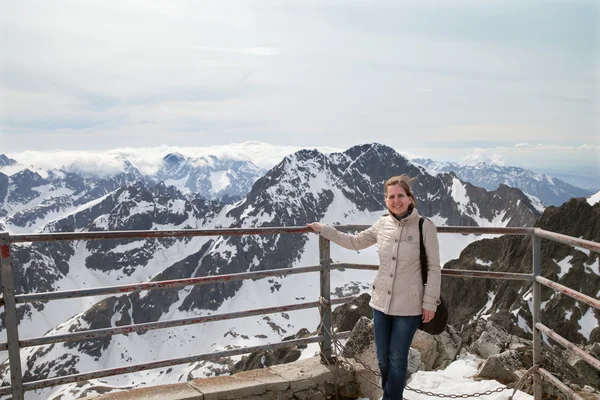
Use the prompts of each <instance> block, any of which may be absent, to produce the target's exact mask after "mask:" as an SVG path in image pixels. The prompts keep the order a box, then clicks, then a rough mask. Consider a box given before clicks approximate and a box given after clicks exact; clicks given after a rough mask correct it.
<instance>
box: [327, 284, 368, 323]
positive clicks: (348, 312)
mask: <svg viewBox="0 0 600 400" xmlns="http://www.w3.org/2000/svg"><path fill="white" fill-rule="evenodd" d="M370 301H371V296H370V295H369V294H368V293H363V294H361V295H360V296H358V297H357V298H355V299H352V301H350V302H348V303H345V304H343V305H341V306H340V307H338V308H336V309H335V310H333V316H332V318H333V326H334V328H337V331H338V332H347V331H351V330H352V329H353V328H354V325H355V324H356V322H357V321H358V320H359V319H360V317H366V318H369V319H372V318H373V309H372V308H371V306H369V302H370Z"/></svg>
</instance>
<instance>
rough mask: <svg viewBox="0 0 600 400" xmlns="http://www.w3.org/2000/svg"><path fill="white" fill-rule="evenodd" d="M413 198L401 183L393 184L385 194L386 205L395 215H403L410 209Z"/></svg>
mask: <svg viewBox="0 0 600 400" xmlns="http://www.w3.org/2000/svg"><path fill="white" fill-rule="evenodd" d="M410 203H412V200H411V198H410V197H408V195H407V194H406V191H405V190H404V188H403V187H402V186H400V185H391V186H388V188H387V195H386V196H385V205H386V206H387V208H388V209H389V210H390V211H391V212H392V213H394V214H395V215H402V214H404V213H405V212H406V210H408V206H409V205H410Z"/></svg>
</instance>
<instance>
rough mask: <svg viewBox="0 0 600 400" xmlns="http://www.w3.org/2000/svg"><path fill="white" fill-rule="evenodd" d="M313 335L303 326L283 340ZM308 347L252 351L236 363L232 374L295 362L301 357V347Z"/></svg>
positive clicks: (301, 346)
mask: <svg viewBox="0 0 600 400" xmlns="http://www.w3.org/2000/svg"><path fill="white" fill-rule="evenodd" d="M307 336H311V333H310V332H309V331H308V329H305V328H302V329H300V330H299V331H298V333H297V334H295V335H292V336H288V337H285V338H283V340H284V341H285V340H293V339H300V338H303V337H307ZM303 348H306V345H298V346H289V347H282V348H279V349H274V350H259V351H255V352H252V353H250V354H249V355H248V356H244V357H242V359H241V360H240V361H238V362H237V363H235V365H234V366H233V368H232V370H231V374H235V373H236V372H240V371H250V370H253V369H259V368H266V367H270V366H272V365H278V364H287V363H291V362H294V361H296V360H298V359H299V358H300V355H301V354H302V352H301V349H303Z"/></svg>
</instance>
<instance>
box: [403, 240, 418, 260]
mask: <svg viewBox="0 0 600 400" xmlns="http://www.w3.org/2000/svg"><path fill="white" fill-rule="evenodd" d="M419 251H420V247H419V242H418V240H417V241H414V239H413V240H402V241H401V242H400V247H399V248H398V257H399V258H400V260H402V261H413V260H419V254H420V253H419Z"/></svg>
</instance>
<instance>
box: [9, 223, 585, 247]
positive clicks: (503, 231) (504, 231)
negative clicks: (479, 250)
mask: <svg viewBox="0 0 600 400" xmlns="http://www.w3.org/2000/svg"><path fill="white" fill-rule="evenodd" d="M369 226H370V225H336V226H335V227H336V229H338V230H341V231H357V230H364V229H367V228H368V227H369ZM533 229H534V228H519V227H491V226H490V227H488V226H438V227H437V230H438V232H440V233H474V234H485V233H489V234H498V235H530V234H531V233H532V232H533ZM536 229H538V228H536ZM310 232H313V231H312V229H310V228H308V227H306V226H290V227H268V228H267V227H265V228H229V229H176V230H143V231H94V232H56V233H35V234H29V233H18V234H13V235H10V240H11V242H12V243H29V242H50V241H62V240H99V239H156V238H164V237H194V236H241V235H276V234H282V233H283V234H289V233H310ZM592 243H593V242H592Z"/></svg>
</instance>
